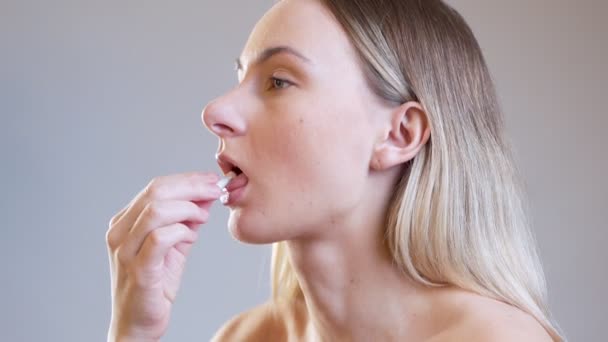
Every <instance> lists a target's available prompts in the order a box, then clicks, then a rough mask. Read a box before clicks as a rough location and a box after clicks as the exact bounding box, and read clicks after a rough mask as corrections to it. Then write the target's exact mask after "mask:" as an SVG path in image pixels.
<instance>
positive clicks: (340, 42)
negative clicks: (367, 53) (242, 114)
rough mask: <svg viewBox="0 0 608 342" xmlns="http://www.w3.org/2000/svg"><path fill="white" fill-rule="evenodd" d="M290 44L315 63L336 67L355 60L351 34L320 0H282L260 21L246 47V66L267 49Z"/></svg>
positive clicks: (242, 59)
mask: <svg viewBox="0 0 608 342" xmlns="http://www.w3.org/2000/svg"><path fill="white" fill-rule="evenodd" d="M277 46H288V47H291V48H293V49H295V50H297V51H299V52H300V53H301V54H302V55H304V56H305V57H306V58H308V59H309V60H310V61H311V62H312V64H314V65H315V66H317V65H320V66H331V67H336V63H339V64H341V65H345V64H348V62H349V61H350V62H354V61H355V57H354V56H355V54H354V51H353V49H352V47H351V45H350V43H349V40H348V36H347V35H346V33H345V32H344V31H343V30H342V28H341V26H340V25H339V23H338V22H337V21H336V19H335V18H334V16H333V15H332V13H331V12H330V11H329V10H328V9H326V8H325V7H324V6H323V5H322V4H321V3H320V1H318V0H282V1H279V2H278V3H277V4H275V5H274V6H273V7H272V8H271V9H270V10H269V11H268V12H266V14H265V15H264V16H263V17H262V19H260V21H258V23H257V24H256V26H255V27H254V29H253V31H252V32H251V35H250V36H249V39H248V41H247V43H246V45H245V47H244V48H243V52H242V53H241V57H240V61H241V63H242V64H243V66H245V67H247V66H248V65H249V63H250V62H252V61H253V60H255V59H256V58H258V57H259V55H260V54H261V53H262V52H263V51H264V50H266V49H269V48H274V47H277Z"/></svg>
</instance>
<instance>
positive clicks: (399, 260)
mask: <svg viewBox="0 0 608 342" xmlns="http://www.w3.org/2000/svg"><path fill="white" fill-rule="evenodd" d="M321 1H322V3H323V4H324V5H325V6H326V7H327V8H328V9H329V10H330V11H331V12H332V13H333V15H334V16H335V18H336V19H337V21H338V22H339V23H340V24H341V25H342V27H343V29H344V30H345V32H346V33H347V34H348V36H349V38H350V41H351V43H352V44H353V46H354V47H355V49H356V51H357V53H358V56H359V58H360V62H361V65H362V67H363V69H364V71H365V74H366V77H367V81H368V83H369V85H370V87H371V89H373V90H374V92H375V93H376V94H377V95H378V96H380V97H382V98H384V99H386V100H389V101H393V102H395V103H405V102H407V101H418V102H419V103H420V104H421V105H422V106H423V107H424V109H425V111H426V113H427V115H428V117H429V121H430V125H431V138H430V139H429V141H428V143H427V144H425V146H424V147H423V148H422V149H421V150H420V152H419V153H418V154H417V155H416V157H415V158H414V159H412V160H411V161H410V162H408V165H407V166H406V167H404V172H403V174H402V177H401V179H400V181H399V183H398V186H397V187H396V188H395V190H394V194H393V197H392V200H391V203H390V206H389V210H388V212H387V220H386V239H387V248H388V249H389V250H390V252H391V255H392V257H393V259H394V261H395V263H396V264H397V265H398V266H399V267H400V268H401V269H402V270H403V272H404V273H405V274H406V275H407V276H409V277H411V278H412V279H414V280H415V281H418V282H420V283H422V284H425V285H428V286H445V285H452V286H457V287H459V288H462V289H466V290H469V291H473V292H476V293H478V294H480V295H483V296H487V297H491V298H495V299H498V300H501V301H503V302H506V303H508V304H510V305H513V306H515V307H517V308H519V309H521V310H523V311H525V312H527V313H529V314H531V315H532V316H534V317H535V318H536V319H537V320H538V321H539V322H540V323H541V324H542V325H543V326H544V328H545V329H546V330H547V331H548V332H549V333H550V334H551V335H552V337H553V339H554V340H556V341H559V340H563V337H562V336H561V335H560V332H559V330H558V328H557V326H556V325H555V324H554V323H553V322H552V320H551V317H550V313H549V310H548V307H547V294H546V284H545V278H544V274H543V270H542V266H541V264H540V260H539V256H538V252H537V249H536V243H535V241H534V237H533V236H532V234H531V232H530V228H529V227H530V223H529V219H528V214H527V211H528V203H527V201H526V198H525V195H524V194H525V185H524V183H523V182H522V180H521V179H522V177H521V176H520V174H519V170H517V168H516V165H515V160H514V156H513V153H512V150H511V145H510V143H509V142H508V140H507V138H506V137H505V133H504V122H503V116H502V112H501V109H500V107H499V104H498V100H497V95H496V91H495V89H494V85H493V82H492V79H491V76H490V73H489V71H488V69H487V66H486V63H485V60H484V57H483V54H482V52H481V49H480V47H479V45H478V43H477V40H476V39H475V37H474V35H473V33H472V31H471V29H470V28H469V26H468V25H467V24H466V22H465V20H464V19H463V18H462V17H461V16H460V14H459V13H458V12H456V11H455V10H454V9H453V8H451V7H450V6H448V5H447V4H445V3H444V2H443V1H440V0H321ZM271 284H272V294H273V299H275V300H279V299H287V300H290V299H293V298H298V297H300V298H301V297H303V293H302V290H301V288H300V286H299V283H298V280H297V277H296V275H295V273H294V270H293V268H292V265H291V263H290V259H289V255H288V250H287V246H286V243H285V242H278V243H275V244H274V246H273V253H272V268H271Z"/></svg>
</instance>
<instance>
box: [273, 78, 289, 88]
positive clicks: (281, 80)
mask: <svg viewBox="0 0 608 342" xmlns="http://www.w3.org/2000/svg"><path fill="white" fill-rule="evenodd" d="M277 81H278V82H281V83H284V84H286V86H284V87H276V86H275V84H276V82H277ZM270 82H271V89H276V90H281V89H286V88H287V87H288V86H291V85H293V83H291V82H289V81H288V80H284V79H282V78H277V77H271V78H270Z"/></svg>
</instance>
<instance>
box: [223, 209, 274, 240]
mask: <svg viewBox="0 0 608 342" xmlns="http://www.w3.org/2000/svg"><path fill="white" fill-rule="evenodd" d="M243 214H244V213H243V210H242V209H240V208H237V209H231V210H230V217H229V218H228V230H229V231H230V234H231V235H232V237H233V238H235V239H236V240H238V241H240V242H243V243H248V244H254V245H261V244H270V243H273V242H277V241H281V239H279V237H278V234H276V233H273V232H272V231H269V230H268V228H270V227H272V226H273V225H272V224H269V223H268V222H264V223H262V220H260V219H259V218H258V217H253V215H243ZM258 215H259V214H258Z"/></svg>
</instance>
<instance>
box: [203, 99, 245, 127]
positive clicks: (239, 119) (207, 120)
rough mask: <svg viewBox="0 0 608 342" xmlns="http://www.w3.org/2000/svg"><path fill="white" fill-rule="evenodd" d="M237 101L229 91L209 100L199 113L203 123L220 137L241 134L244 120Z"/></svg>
mask: <svg viewBox="0 0 608 342" xmlns="http://www.w3.org/2000/svg"><path fill="white" fill-rule="evenodd" d="M238 103H239V102H238V101H234V94H231V93H229V94H226V95H224V96H222V97H219V98H217V99H215V100H213V101H211V102H209V103H208V104H207V105H206V106H205V108H204V109H203V112H202V113H201V118H202V120H203V124H204V125H205V126H206V127H207V129H208V130H209V131H211V133H213V134H215V135H217V136H218V137H220V138H227V137H234V136H239V135H243V134H244V132H245V120H244V116H243V115H242V111H241V110H240V109H239V106H238Z"/></svg>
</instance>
